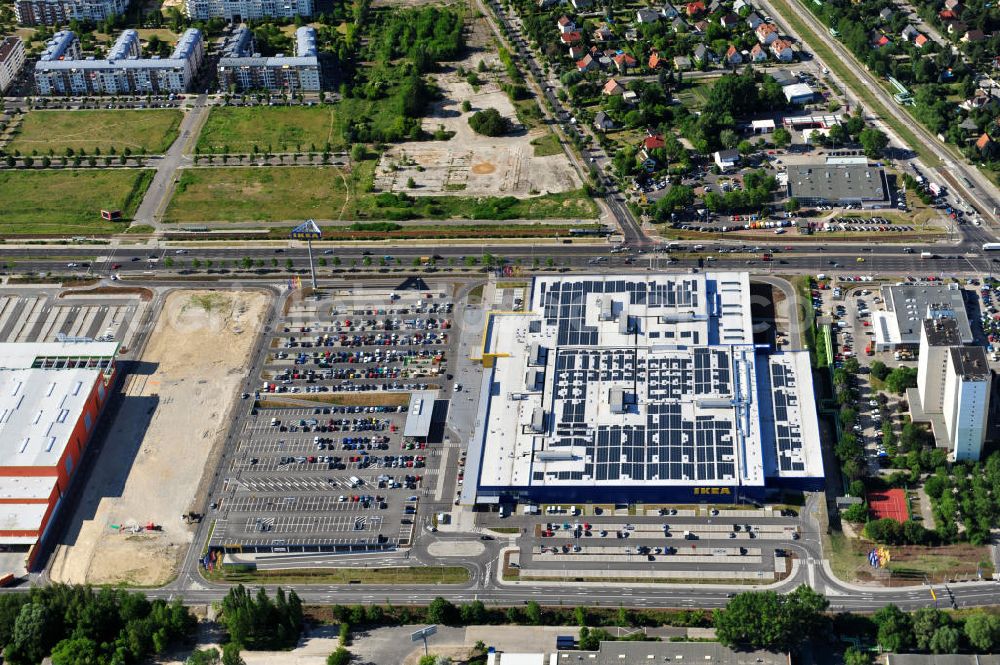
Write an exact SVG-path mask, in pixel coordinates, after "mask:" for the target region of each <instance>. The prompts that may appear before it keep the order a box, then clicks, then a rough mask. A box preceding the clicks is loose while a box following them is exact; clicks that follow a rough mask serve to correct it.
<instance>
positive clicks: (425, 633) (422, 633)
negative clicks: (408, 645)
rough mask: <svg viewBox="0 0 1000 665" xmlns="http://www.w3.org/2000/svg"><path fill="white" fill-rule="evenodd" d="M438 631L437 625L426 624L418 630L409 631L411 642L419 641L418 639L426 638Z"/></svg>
mask: <svg viewBox="0 0 1000 665" xmlns="http://www.w3.org/2000/svg"><path fill="white" fill-rule="evenodd" d="M437 632H438V627H437V626H427V627H426V628H421V629H420V630H418V631H416V632H413V633H410V641H411V642H419V641H420V640H426V639H427V638H428V637H430V636H431V635H433V634H435V633H437Z"/></svg>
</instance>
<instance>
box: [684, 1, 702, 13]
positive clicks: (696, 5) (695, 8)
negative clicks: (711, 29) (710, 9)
mask: <svg viewBox="0 0 1000 665" xmlns="http://www.w3.org/2000/svg"><path fill="white" fill-rule="evenodd" d="M684 11H685V12H686V13H687V15H688V16H689V17H694V16H700V15H702V14H704V13H705V3H704V2H701V0H695V2H689V3H687V5H685V7H684Z"/></svg>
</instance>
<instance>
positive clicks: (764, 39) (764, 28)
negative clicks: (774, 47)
mask: <svg viewBox="0 0 1000 665" xmlns="http://www.w3.org/2000/svg"><path fill="white" fill-rule="evenodd" d="M754 33H756V35H757V41H759V42H760V43H761V44H763V45H764V46H770V45H771V42H773V41H774V40H775V39H777V38H778V29H777V28H776V27H774V25H772V24H771V23H761V24H760V25H758V26H757V29H756V30H754Z"/></svg>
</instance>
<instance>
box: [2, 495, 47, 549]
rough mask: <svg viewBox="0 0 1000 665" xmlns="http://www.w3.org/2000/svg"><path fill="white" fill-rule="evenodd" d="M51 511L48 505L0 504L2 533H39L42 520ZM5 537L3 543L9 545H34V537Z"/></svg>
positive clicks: (35, 538) (35, 539) (35, 540)
mask: <svg viewBox="0 0 1000 665" xmlns="http://www.w3.org/2000/svg"><path fill="white" fill-rule="evenodd" d="M48 509H49V504H47V503H5V504H0V531H38V529H39V527H41V525H42V518H43V517H45V513H46V512H47V511H48ZM21 538H22V537H20V536H15V537H14V538H9V537H4V538H3V539H2V542H3V543H5V544H7V545H14V544H18V543H22V542H23V543H34V542H37V541H38V538H37V537H34V536H24V537H23V538H24V540H21Z"/></svg>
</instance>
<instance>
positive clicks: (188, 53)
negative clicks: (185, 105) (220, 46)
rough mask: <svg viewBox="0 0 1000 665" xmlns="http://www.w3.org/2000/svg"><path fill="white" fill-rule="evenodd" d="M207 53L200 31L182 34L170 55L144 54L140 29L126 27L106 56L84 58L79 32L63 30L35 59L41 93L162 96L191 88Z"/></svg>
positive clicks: (38, 89)
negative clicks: (148, 56)
mask: <svg viewBox="0 0 1000 665" xmlns="http://www.w3.org/2000/svg"><path fill="white" fill-rule="evenodd" d="M204 57H205V45H204V43H203V42H202V38H201V31H200V30H197V29H195V28H190V29H188V30H186V31H185V32H184V34H183V35H181V37H180V39H179V40H178V41H177V45H176V46H175V47H174V50H173V53H171V54H170V57H169V58H160V57H159V56H153V57H151V58H143V57H142V45H141V43H140V40H139V33H138V32H136V31H135V30H125V31H124V32H122V34H121V35H119V36H118V39H117V40H115V43H114V44H113V45H112V47H111V50H109V51H108V56H107V58H103V59H95V58H81V55H80V42H79V40H78V39H77V37H76V35H75V34H74V33H73V32H71V31H69V30H64V31H62V32H58V33H56V35H54V36H53V38H52V39H51V40H49V42H48V43H47V44H46V47H45V51H43V52H42V55H41V57H40V58H39V60H38V62H37V63H35V87H36V89H37V91H38V94H40V95H102V94H106V95H115V94H146V93H153V94H163V93H180V92H184V91H186V90H188V88H189V87H190V86H191V82H192V81H193V80H194V78H195V76H196V75H197V73H198V69H199V68H200V67H201V63H202V60H204Z"/></svg>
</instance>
